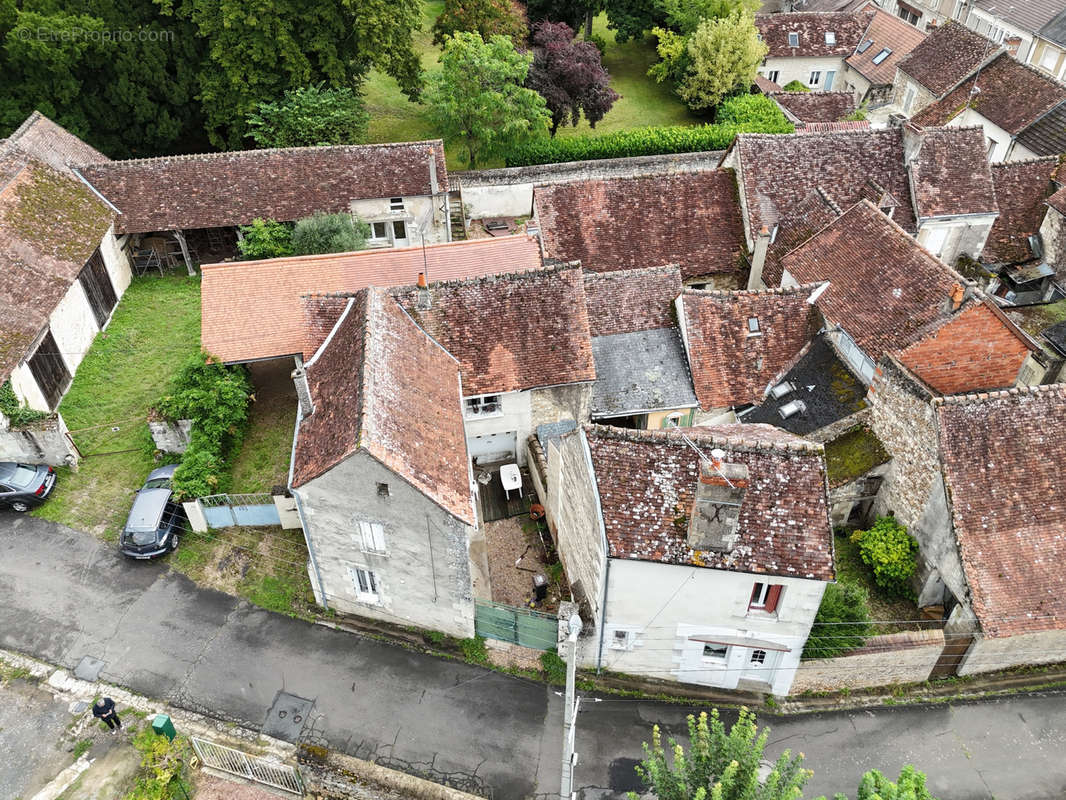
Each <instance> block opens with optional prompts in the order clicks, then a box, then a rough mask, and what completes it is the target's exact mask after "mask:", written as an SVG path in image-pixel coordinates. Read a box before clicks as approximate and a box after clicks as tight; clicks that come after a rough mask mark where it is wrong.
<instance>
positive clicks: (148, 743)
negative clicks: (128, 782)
mask: <svg viewBox="0 0 1066 800" xmlns="http://www.w3.org/2000/svg"><path fill="white" fill-rule="evenodd" d="M133 746H134V748H136V749H137V750H138V751H139V752H140V753H141V771H140V774H139V775H138V776H137V785H136V786H135V787H134V789H133V791H132V792H130V793H129V794H127V795H125V797H124V800H173V799H174V798H180V797H188V794H187V793H186V791H185V788H184V786H181V785H180V784H181V778H182V775H183V774H184V772H185V768H186V765H187V764H188V763H189V759H190V757H191V755H192V754H191V752H190V750H189V744H188V742H187V741H186V740H185V738H184V737H181V736H178V737H176V738H175V739H174V740H173V741H171V740H170V739H168V738H167V737H166V736H160V735H158V734H157V733H155V731H153V730H152V729H151V727H144V728H142V729H141V730H140V731H139V732H138V733H137V735H136V736H135V737H134V739H133Z"/></svg>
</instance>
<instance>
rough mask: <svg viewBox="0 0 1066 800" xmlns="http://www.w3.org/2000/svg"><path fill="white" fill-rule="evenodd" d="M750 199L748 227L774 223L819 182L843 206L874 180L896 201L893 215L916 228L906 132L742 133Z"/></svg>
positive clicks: (740, 150)
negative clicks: (905, 155)
mask: <svg viewBox="0 0 1066 800" xmlns="http://www.w3.org/2000/svg"><path fill="white" fill-rule="evenodd" d="M733 148H735V151H736V154H737V157H738V158H739V161H740V170H739V174H738V177H740V178H742V180H743V186H742V187H741V189H742V191H743V192H744V195H745V198H746V201H747V213H748V223H749V230H751V231H753V232H757V231H758V230H759V229H760V228H761V227H762V226H763V225H767V226H769V227H773V226H774V224H775V223H777V222H779V221H780V220H781V219H783V218H785V217H786V216H788V215H789V214H790V213H792V212H793V211H794V208H795V206H796V205H797V204H798V203H800V202H801V201H803V200H805V199H806V198H807V197H808V196H809V195H810V193H811V192H812V191H814V190H816V189H818V188H819V187H821V188H822V189H823V190H825V191H826V192H828V194H829V195H830V196H831V197H832V198H833V200H834V201H835V202H836V203H838V204H839V205H840V206H841V207H843V208H848V207H850V206H852V205H854V204H855V203H857V202H858V201H859V200H860V199H862V198H863V197H865V196H866V191H867V190H866V185H867V181H869V180H873V181H874V182H876V183H877V184H878V185H879V186H882V187H884V189H885V191H887V192H888V193H889V194H891V195H892V197H894V198H895V199H896V201H897V202H898V207H897V208H896V212H895V220H896V221H897V222H898V223H899V224H900V225H902V226H903V228H904V229H905V230H906V231H908V232H913V231H914V230H915V222H914V212H913V210H912V207H911V193H910V187H909V182H908V178H907V172H906V169H905V168H904V166H903V134H902V133H901V131H900V130H899V129H898V128H897V129H893V130H883V131H872V130H871V131H854V132H851V131H847V132H836V133H793V134H778V135H769V134H758V133H752V134H741V135H740V136H738V137H737V138H736V140H735V141H734V143H733Z"/></svg>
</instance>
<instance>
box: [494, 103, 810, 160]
mask: <svg viewBox="0 0 1066 800" xmlns="http://www.w3.org/2000/svg"><path fill="white" fill-rule="evenodd" d="M781 120H782V122H780V123H777V124H773V125H767V124H760V123H758V122H756V123H750V122H746V123H744V124H742V125H732V124H716V125H671V126H662V127H656V128H632V129H630V130H627V131H617V132H615V133H608V134H605V135H603V136H568V137H566V138H565V139H541V140H539V141H536V142H531V143H530V144H527V145H524V146H521V147H514V148H511V150H510V151H509V153H508V155H507V166H509V167H527V166H532V165H534V164H554V163H557V162H564V161H586V160H592V159H599V158H632V157H634V156H656V155H665V154H667V153H699V152H701V151H704V150H724V149H725V148H727V147H729V145H730V144H731V143H732V142H733V139H734V138H736V135H737V134H738V133H792V132H793V131H794V130H795V128H794V126H793V125H792V124H791V123H790V122H788V121H787V120H785V119H784V115H782V116H781Z"/></svg>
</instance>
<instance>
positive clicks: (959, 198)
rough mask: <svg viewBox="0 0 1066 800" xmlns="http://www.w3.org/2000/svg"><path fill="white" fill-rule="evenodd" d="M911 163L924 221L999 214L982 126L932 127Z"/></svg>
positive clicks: (922, 140)
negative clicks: (930, 218) (938, 218)
mask: <svg viewBox="0 0 1066 800" xmlns="http://www.w3.org/2000/svg"><path fill="white" fill-rule="evenodd" d="M919 136H920V139H921V143H920V145H919V147H918V150H917V152H916V153H915V156H914V160H913V161H911V164H910V171H911V191H912V192H913V195H914V203H915V205H916V206H917V209H918V216H919V217H920V218H926V219H927V218H929V217H941V216H952V215H956V214H958V215H963V214H995V213H996V211H997V210H998V208H997V206H996V192H995V188H994V187H993V184H992V170H991V169H990V168H989V166H988V157H987V155H986V146H985V135H984V131H983V130H982V129H981V128H980V127H972V128H954V127H952V128H930V129H926V130H924V131H922V132H921V134H919Z"/></svg>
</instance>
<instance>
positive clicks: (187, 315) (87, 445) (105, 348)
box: [33, 275, 200, 540]
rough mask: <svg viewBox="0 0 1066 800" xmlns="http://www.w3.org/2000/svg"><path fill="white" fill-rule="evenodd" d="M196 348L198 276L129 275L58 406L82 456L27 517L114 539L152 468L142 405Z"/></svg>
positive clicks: (145, 410) (152, 399) (63, 471)
mask: <svg viewBox="0 0 1066 800" xmlns="http://www.w3.org/2000/svg"><path fill="white" fill-rule="evenodd" d="M199 347H200V281H199V280H197V279H190V278H189V277H187V276H184V275H182V276H177V275H168V276H166V277H154V276H146V277H143V278H134V280H133V283H132V284H131V285H130V287H129V288H128V289H127V290H126V293H125V295H124V296H123V297H122V300H121V301H120V302H119V306H118V308H117V309H116V310H115V315H114V318H113V319H112V320H111V324H110V325H109V326H108V328H107V330H106V331H103V332H102V333H100V334H99V335H98V336H97V337H96V340H95V341H94V342H93V345H92V348H91V349H90V350H89V353H88V355H86V357H85V360H84V361H82V363H81V365H80V366H79V367H78V372H77V375H75V377H74V384H73V386H71V388H70V391H69V392H68V393H67V395H66V397H64V398H63V401H62V403H61V404H60V406H59V411H60V413H61V414H62V415H63V419H64V421H65V422H66V424H67V427H68V428H70V430H71V432H72V436H73V438H74V441H75V443H76V444H77V445H78V447H79V449H80V450H81V452H82V453H83V454H84V456H85V458H83V459H82V461H81V464H80V465H79V467H78V470H77V472H74V471H72V470H69V469H65V468H61V469H59V470H58V471H59V473H60V474H59V481H58V485H57V487H56V491H55V492H54V493H53V495H52V497H50V498H49V499H48V502H46V503H45V504H44V505H42V506H41V507H40V508H38V509H37V510H35V511H34V512H33V513H34V515H35V516H38V517H42V518H44V519H50V520H53V521H55V522H61V523H63V524H64V525H68V526H70V527H72V528H77V529H79V530H84V531H89V532H91V533H94V534H96V535H97V536H104V537H106V538H108V539H115V540H117V530H118V528H119V527H120V526H121V525H122V523H123V521H124V520H125V517H126V515H127V514H128V513H129V509H130V502H131V499H132V497H133V493H134V492H135V491H136V490H137V489H138V488H140V486H141V484H142V483H143V482H144V478H145V476H146V475H147V474H148V473H149V471H151V469H152V468H153V467H154V466H155V462H154V461H153V459H152V455H151V453H152V445H151V437H150V436H149V434H148V425H147V415H148V408H149V406H150V405H151V404H152V403H154V402H155V401H156V400H157V399H158V398H159V396H160V395H161V394H162V392H163V391H164V390H165V388H166V386H167V383H168V382H169V380H170V378H171V376H172V375H173V374H174V372H175V371H176V369H177V368H178V367H179V366H180V365H181V363H182V362H183V361H184V360H185V359H186V358H187V357H188V356H189V355H191V354H194V353H196V351H197V350H198V349H199Z"/></svg>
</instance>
